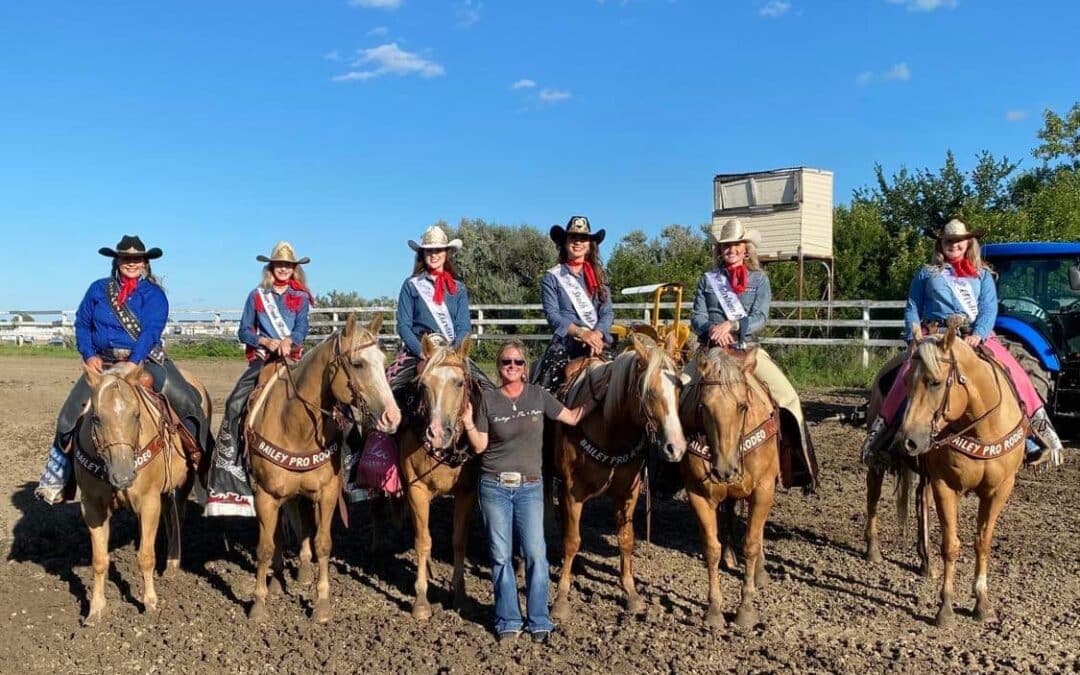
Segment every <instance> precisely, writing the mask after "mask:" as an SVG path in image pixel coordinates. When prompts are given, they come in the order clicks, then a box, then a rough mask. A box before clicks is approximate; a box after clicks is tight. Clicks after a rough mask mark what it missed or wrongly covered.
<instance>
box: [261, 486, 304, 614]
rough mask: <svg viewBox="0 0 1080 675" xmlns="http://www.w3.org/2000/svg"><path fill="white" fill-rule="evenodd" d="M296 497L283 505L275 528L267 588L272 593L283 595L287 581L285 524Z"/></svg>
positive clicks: (294, 504) (290, 516) (293, 507)
mask: <svg viewBox="0 0 1080 675" xmlns="http://www.w3.org/2000/svg"><path fill="white" fill-rule="evenodd" d="M296 502H297V500H296V498H293V499H290V500H289V501H287V502H285V503H284V504H282V505H281V512H279V516H278V522H277V527H275V528H274V556H273V557H272V558H271V559H270V580H269V581H268V582H267V586H266V590H267V592H268V593H269V594H270V595H281V594H282V592H283V591H284V587H283V585H282V584H284V583H285V547H286V546H287V541H286V538H285V524H286V523H287V522H290V520H291V518H292V515H291V511H293V510H294V509H295V508H296Z"/></svg>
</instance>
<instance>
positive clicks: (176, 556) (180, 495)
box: [162, 476, 195, 578]
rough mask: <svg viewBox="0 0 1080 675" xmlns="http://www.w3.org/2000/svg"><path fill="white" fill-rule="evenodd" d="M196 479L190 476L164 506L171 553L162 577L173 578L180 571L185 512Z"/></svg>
mask: <svg viewBox="0 0 1080 675" xmlns="http://www.w3.org/2000/svg"><path fill="white" fill-rule="evenodd" d="M194 481H195V479H194V477H193V476H189V477H188V480H187V481H186V482H185V483H184V485H182V486H181V487H179V488H177V489H176V491H175V492H173V493H170V494H169V495H168V496H167V497H166V499H167V501H166V503H165V504H164V505H163V506H162V508H163V509H164V511H165V536H166V538H167V539H168V541H169V552H168V555H167V557H166V558H165V572H164V574H163V575H162V576H164V577H165V578H171V577H174V576H176V574H177V573H178V572H179V571H180V548H181V546H180V537H181V532H182V531H183V528H184V512H185V509H186V507H187V500H188V494H189V493H190V492H191V486H192V484H193V483H194Z"/></svg>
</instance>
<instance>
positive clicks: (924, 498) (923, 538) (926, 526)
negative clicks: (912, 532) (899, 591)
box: [915, 476, 935, 579]
mask: <svg viewBox="0 0 1080 675" xmlns="http://www.w3.org/2000/svg"><path fill="white" fill-rule="evenodd" d="M932 499H933V493H932V491H931V490H930V481H929V480H928V479H927V478H926V477H925V476H919V486H918V487H917V488H915V510H916V511H917V512H918V513H917V518H918V520H917V522H918V525H917V526H916V537H917V541H916V543H915V549H916V551H917V552H918V554H919V574H921V575H922V576H923V578H924V579H932V578H934V576H935V572H934V566H933V564H932V563H931V561H930V502H931V500H932Z"/></svg>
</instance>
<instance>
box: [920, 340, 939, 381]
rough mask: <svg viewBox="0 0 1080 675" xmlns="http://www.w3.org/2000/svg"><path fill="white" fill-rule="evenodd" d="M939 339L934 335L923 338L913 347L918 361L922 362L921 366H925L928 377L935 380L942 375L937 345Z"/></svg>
mask: <svg viewBox="0 0 1080 675" xmlns="http://www.w3.org/2000/svg"><path fill="white" fill-rule="evenodd" d="M940 342H941V341H940V339H939V338H937V337H936V336H935V337H933V338H923V341H922V342H920V343H919V346H918V347H916V348H915V354H916V356H918V358H919V361H921V362H922V364H923V368H926V370H927V372H928V373H929V374H930V377H932V378H934V379H935V380H940V379H942V378H943V377H944V374H943V373H942V372H941V357H940V350H939V349H938V345H939V344H940Z"/></svg>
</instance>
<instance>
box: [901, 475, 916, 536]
mask: <svg viewBox="0 0 1080 675" xmlns="http://www.w3.org/2000/svg"><path fill="white" fill-rule="evenodd" d="M899 479H900V480H899V481H897V483H896V522H897V523H898V525H899V526H900V536H901V537H904V536H906V535H907V523H908V505H909V504H910V503H911V489H912V487H913V485H914V480H915V472H914V471H912V470H911V469H909V468H907V467H902V468H901V469H900V476H899Z"/></svg>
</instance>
